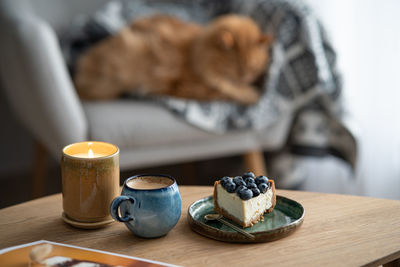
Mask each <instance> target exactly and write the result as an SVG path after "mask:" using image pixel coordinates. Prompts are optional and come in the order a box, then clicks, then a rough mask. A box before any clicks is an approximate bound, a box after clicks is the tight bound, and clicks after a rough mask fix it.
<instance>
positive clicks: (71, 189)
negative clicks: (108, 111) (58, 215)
mask: <svg viewBox="0 0 400 267" xmlns="http://www.w3.org/2000/svg"><path fill="white" fill-rule="evenodd" d="M61 172H62V195H63V209H64V213H63V219H64V221H66V222H67V223H69V224H72V225H73V226H76V227H81V228H97V226H98V227H100V226H103V225H104V224H107V223H110V222H112V219H111V217H110V213H109V207H110V204H111V201H112V200H113V199H114V198H115V197H116V196H117V195H118V193H119V174H120V170H119V149H118V147H117V146H115V145H113V144H109V143H104V142H80V143H75V144H71V145H68V146H66V147H64V149H63V150H62V158H61Z"/></svg>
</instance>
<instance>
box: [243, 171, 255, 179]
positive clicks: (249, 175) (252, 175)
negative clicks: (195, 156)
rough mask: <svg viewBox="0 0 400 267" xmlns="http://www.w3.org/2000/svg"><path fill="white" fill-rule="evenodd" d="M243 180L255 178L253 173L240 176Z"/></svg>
mask: <svg viewBox="0 0 400 267" xmlns="http://www.w3.org/2000/svg"><path fill="white" fill-rule="evenodd" d="M242 177H243V179H245V178H247V177H251V178H253V179H254V178H255V177H256V176H255V175H254V173H252V172H246V173H244V174H243V175H242Z"/></svg>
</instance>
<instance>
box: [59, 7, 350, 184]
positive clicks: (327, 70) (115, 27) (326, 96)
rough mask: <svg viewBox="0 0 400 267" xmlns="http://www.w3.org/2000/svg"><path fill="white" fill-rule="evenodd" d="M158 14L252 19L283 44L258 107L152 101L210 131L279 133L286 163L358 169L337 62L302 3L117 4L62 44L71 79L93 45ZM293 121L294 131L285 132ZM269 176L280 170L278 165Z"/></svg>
mask: <svg viewBox="0 0 400 267" xmlns="http://www.w3.org/2000/svg"><path fill="white" fill-rule="evenodd" d="M157 12H158V13H160V12H163V13H168V14H172V15H175V16H177V17H179V18H181V19H184V20H190V21H194V22H197V23H206V22H207V21H209V20H211V19H212V18H214V17H216V16H218V15H221V14H226V13H238V14H243V15H248V16H250V17H252V18H253V19H254V20H255V21H256V22H257V23H258V24H259V26H260V27H261V29H262V30H263V31H264V32H268V33H271V34H272V35H273V36H274V37H275V42H274V44H273V46H272V48H271V61H270V65H269V67H268V69H267V70H266V72H265V74H264V77H263V82H262V83H261V84H260V89H261V90H262V92H263V93H262V96H261V99H260V100H259V102H258V103H257V104H255V105H251V106H247V107H244V106H241V105H237V104H234V103H228V102H223V101H213V102H197V101H186V100H180V99H176V98H171V97H152V98H151V100H152V101H158V102H160V103H161V104H162V105H163V106H165V107H166V108H167V109H168V110H170V111H171V112H173V113H174V114H176V115H177V116H179V117H180V118H182V119H184V120H185V121H187V122H188V123H190V124H192V125H195V126H197V127H199V128H201V129H204V130H206V131H210V132H215V133H224V132H227V131H240V130H248V129H255V130H263V131H265V132H266V131H268V130H271V129H273V128H275V129H282V130H280V133H279V134H280V136H282V138H286V142H285V144H286V145H285V146H284V147H282V149H281V150H280V151H279V153H277V154H276V155H279V157H282V153H283V154H284V155H285V157H291V158H292V159H295V160H297V161H300V162H301V160H302V158H304V157H309V156H318V157H320V156H324V155H331V156H334V157H337V158H340V159H343V160H344V161H345V162H347V163H348V164H350V165H351V166H352V167H354V165H355V162H356V151H357V145H356V140H355V138H354V136H353V135H352V133H351V132H350V130H349V129H348V128H347V127H346V126H345V124H344V122H343V116H344V109H343V106H342V100H341V98H342V91H341V88H342V87H341V79H340V75H339V73H338V72H337V69H336V62H335V59H336V55H335V52H334V50H333V48H332V46H331V44H330V42H329V41H328V38H327V36H326V34H325V32H324V30H323V28H322V26H321V24H320V23H319V21H318V20H317V19H316V17H315V14H313V12H312V10H311V9H309V8H308V7H307V6H306V5H305V4H304V3H302V2H301V1H291V0H250V1H242V0H219V1H213V0H192V1H187V0H135V1H128V0H112V1H110V2H108V3H107V4H106V5H105V6H104V7H103V8H101V9H100V10H98V11H97V12H96V13H95V14H94V15H93V16H79V17H77V18H76V20H75V21H74V22H73V25H72V26H71V28H70V29H69V31H68V32H67V33H66V34H65V35H64V36H63V37H62V48H63V52H64V56H65V58H66V61H67V63H68V66H69V68H70V71H71V74H72V75H73V72H74V64H75V62H76V59H77V58H78V57H79V55H80V54H81V53H82V52H83V51H85V50H86V49H87V48H89V47H90V46H91V45H93V44H94V43H96V42H98V41H100V40H102V39H103V38H105V37H107V36H109V35H112V34H114V33H115V32H117V31H119V30H120V29H121V28H122V27H123V26H125V25H126V24H127V23H129V22H130V21H131V20H134V19H135V18H137V17H138V16H144V15H150V14H153V13H157ZM288 120H289V121H290V122H291V125H290V127H281V126H282V125H280V124H281V123H282V122H283V121H288ZM290 162H291V163H293V160H291V161H290ZM280 164H282V161H281V162H280ZM289 165H290V166H289ZM289 165H288V166H285V168H284V169H286V170H287V172H288V173H293V170H290V168H293V167H291V166H292V165H293V164H289ZM296 166H299V164H297V165H296ZM269 169H270V170H271V169H272V170H274V166H272V168H270V167H269ZM280 175H281V176H285V174H282V173H280ZM286 176H287V175H286ZM288 180H289V181H291V182H288V183H287V184H288V185H290V186H291V187H293V186H295V183H299V179H296V178H293V177H292V178H291V179H289V178H288Z"/></svg>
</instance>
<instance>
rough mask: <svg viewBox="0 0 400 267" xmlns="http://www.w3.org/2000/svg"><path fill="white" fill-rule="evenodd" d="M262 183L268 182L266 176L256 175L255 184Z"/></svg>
mask: <svg viewBox="0 0 400 267" xmlns="http://www.w3.org/2000/svg"><path fill="white" fill-rule="evenodd" d="M262 183H264V184H266V183H268V178H267V177H266V176H257V178H256V184H258V185H259V184H262Z"/></svg>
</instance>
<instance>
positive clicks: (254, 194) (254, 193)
mask: <svg viewBox="0 0 400 267" xmlns="http://www.w3.org/2000/svg"><path fill="white" fill-rule="evenodd" d="M251 191H253V196H254V197H256V196H258V195H259V194H260V190H258V188H257V187H255V188H251Z"/></svg>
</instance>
